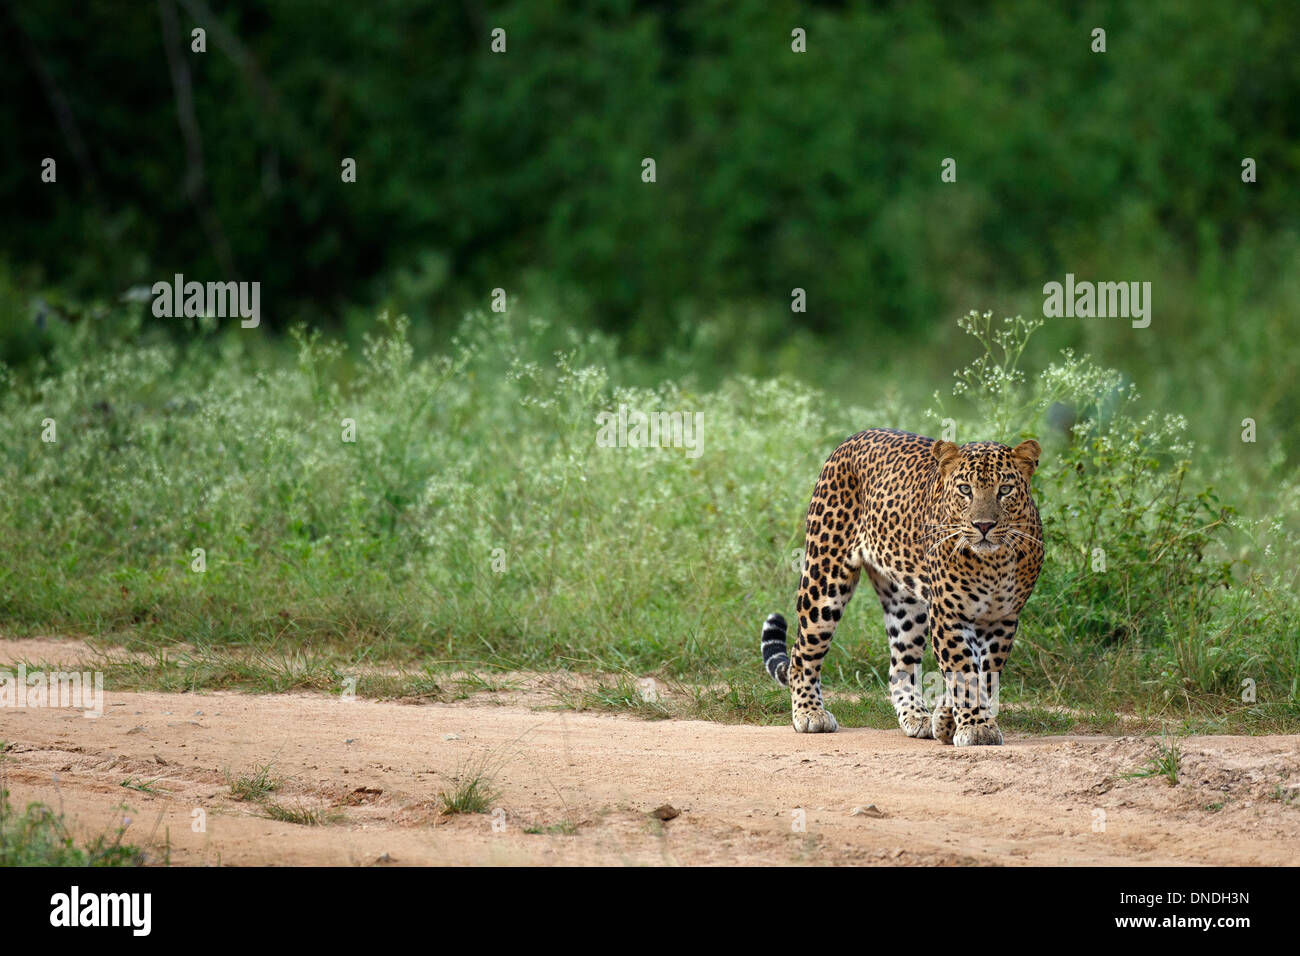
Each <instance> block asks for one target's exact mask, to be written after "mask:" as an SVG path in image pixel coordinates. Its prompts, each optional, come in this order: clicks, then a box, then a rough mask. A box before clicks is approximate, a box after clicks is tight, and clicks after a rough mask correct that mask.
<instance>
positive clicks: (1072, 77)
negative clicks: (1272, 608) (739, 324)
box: [0, 0, 1300, 345]
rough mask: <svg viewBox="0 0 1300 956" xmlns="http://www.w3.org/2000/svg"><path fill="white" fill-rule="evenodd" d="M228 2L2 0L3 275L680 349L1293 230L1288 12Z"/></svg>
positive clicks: (1298, 72) (1291, 17)
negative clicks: (590, 326) (504, 322)
mask: <svg viewBox="0 0 1300 956" xmlns="http://www.w3.org/2000/svg"><path fill="white" fill-rule="evenodd" d="M162 8H167V9H174V10H175V12H176V21H177V22H176V32H177V34H178V36H179V43H180V45H181V48H180V50H179V52H178V53H176V51H175V50H173V53H176V56H177V58H178V59H179V61H180V63H181V65H182V67H183V68H184V69H185V70H187V71H188V82H187V86H188V87H189V88H190V89H191V90H192V99H193V116H194V119H195V124H196V127H197V131H198V139H197V153H198V157H200V158H201V166H200V165H196V163H197V160H196V158H195V156H194V152H195V145H194V144H191V142H190V141H189V139H188V138H187V137H186V136H185V135H183V134H182V132H181V129H182V127H181V125H180V124H179V123H178V115H179V112H178V111H179V110H181V107H180V106H179V105H178V104H179V100H178V95H177V86H176V84H177V80H175V79H174V78H173V73H174V72H175V67H174V66H173V63H172V58H171V57H170V56H169V52H168V48H167V44H166V43H165V42H164V36H165V31H164V29H163V23H162V19H161V18H160V13H159V11H160V9H162ZM211 10H216V11H217V14H216V16H215V19H214V18H213V14H212V13H211V12H210V7H209V5H208V4H207V3H205V2H200V0H175V2H174V3H173V2H172V0H168V2H167V3H165V4H163V5H161V7H160V5H157V4H152V3H147V4H122V3H117V2H107V0H92V2H85V0H78V2H69V0H50V2H44V3H40V4H17V3H9V4H5V5H4V8H3V14H4V15H3V16H0V31H3V33H4V35H5V46H6V48H7V49H9V50H11V51H13V55H10V56H6V57H5V58H3V59H0V86H3V88H4V89H5V90H6V94H5V106H4V108H3V110H0V140H3V141H4V142H5V143H6V144H8V146H9V151H8V156H9V159H7V160H6V162H5V163H4V164H3V165H0V202H2V203H3V205H4V208H5V210H6V215H5V219H6V222H5V229H4V230H3V231H2V232H0V253H3V256H7V257H8V258H9V259H10V260H11V264H12V265H13V266H14V268H15V269H16V270H17V271H18V273H19V274H20V277H21V279H22V282H23V284H24V285H33V286H37V287H40V286H43V285H46V286H56V287H58V288H59V289H61V290H64V291H66V292H73V293H75V294H77V295H79V296H81V297H83V298H84V297H99V298H102V299H105V300H107V299H111V298H114V297H116V296H117V295H118V294H119V293H120V292H121V291H122V290H124V289H126V288H127V287H129V286H132V285H135V284H139V283H151V282H153V281H156V280H157V279H159V278H161V277H169V276H170V275H171V274H172V273H174V272H178V271H179V272H183V273H186V274H189V275H194V276H199V277H202V278H205V279H209V278H244V279H250V280H258V281H261V282H262V283H263V285H264V287H265V289H264V302H266V303H268V307H267V312H268V321H269V322H271V323H273V324H275V325H277V326H280V327H287V325H289V324H290V323H291V321H293V320H295V319H297V318H307V319H308V320H309V321H311V322H313V323H314V322H319V321H321V320H322V319H323V318H324V317H326V316H329V315H334V316H335V317H337V316H339V315H340V314H343V313H345V312H346V311H347V308H348V305H349V304H350V303H358V304H360V305H362V306H366V307H367V308H366V309H365V310H364V313H363V314H364V315H365V316H367V321H368V317H369V316H371V315H373V314H374V309H373V308H368V307H370V306H375V305H380V306H386V307H391V308H392V309H393V310H394V311H404V312H407V313H409V314H411V315H412V317H413V318H414V319H415V320H416V322H417V324H419V323H421V322H433V323H435V324H439V325H440V326H441V328H442V329H443V330H444V331H446V332H450V331H451V326H448V325H447V324H446V323H447V321H448V320H447V318H446V317H447V316H450V315H455V314H456V309H457V308H460V307H463V306H464V305H466V304H468V303H473V304H475V305H478V306H481V305H482V304H484V303H485V302H486V299H487V295H488V293H489V290H491V289H492V288H495V287H503V288H506V289H508V290H509V291H511V292H512V293H515V292H518V291H520V290H533V291H537V290H538V289H544V290H546V291H547V292H548V293H554V294H555V295H558V296H562V297H565V299H566V306H567V307H568V308H569V312H570V315H573V314H574V312H575V310H577V311H585V312H586V313H587V314H588V315H589V316H590V317H593V318H594V319H595V320H597V321H598V322H600V323H601V324H603V325H604V326H605V327H606V328H615V329H619V330H622V331H624V332H626V333H628V335H627V337H628V339H629V340H630V341H632V342H634V343H642V344H651V345H654V344H662V341H663V337H664V335H665V334H666V332H667V331H668V330H670V329H671V328H674V327H675V322H676V319H677V318H678V317H679V316H682V315H686V316H691V315H699V314H707V313H708V312H709V311H710V310H712V309H715V308H717V307H718V306H720V305H722V304H727V305H729V306H732V305H735V304H736V303H738V302H742V303H751V304H753V305H754V306H755V307H756V308H758V309H760V310H763V309H767V310H776V311H778V312H781V313H783V314H784V315H785V316H786V318H787V319H789V318H790V314H789V302H790V294H791V289H792V288H794V287H801V288H804V289H806V290H808V296H809V308H808V312H807V313H806V314H803V315H798V316H795V317H794V319H795V321H796V323H798V324H802V325H805V326H807V327H810V328H813V329H820V330H825V329H831V328H839V329H846V328H851V329H854V330H860V329H864V328H866V329H871V328H873V327H875V328H880V327H882V326H891V327H899V328H905V327H913V328H914V327H917V326H927V325H930V324H932V323H935V322H937V321H939V320H940V317H941V316H944V315H951V314H954V313H956V312H958V311H959V310H960V308H962V307H964V306H965V304H966V303H969V302H970V301H971V300H972V299H973V298H979V299H981V300H982V299H983V294H984V293H985V292H987V291H988V290H989V289H1017V288H1021V287H1029V288H1037V287H1039V286H1041V285H1042V283H1043V282H1044V281H1045V280H1046V279H1047V278H1053V277H1054V278H1059V275H1060V274H1061V273H1063V272H1064V271H1066V270H1067V269H1071V268H1073V269H1075V270H1076V271H1081V270H1082V269H1084V268H1091V267H1095V268H1097V269H1100V270H1107V271H1108V272H1109V273H1124V274H1123V275H1118V274H1117V275H1114V277H1115V278H1132V277H1134V276H1130V275H1128V273H1130V272H1132V271H1133V267H1134V265H1135V257H1148V258H1149V257H1150V256H1151V255H1153V254H1156V253H1168V254H1170V255H1173V256H1174V257H1175V258H1177V259H1179V260H1180V261H1183V262H1185V263H1187V264H1188V265H1189V268H1193V269H1194V268H1195V267H1196V266H1195V264H1196V263H1198V262H1200V261H1201V260H1202V258H1203V257H1204V256H1205V255H1207V254H1210V253H1211V250H1212V249H1213V248H1215V247H1217V246H1218V245H1219V244H1220V243H1224V244H1230V243H1233V242H1235V241H1236V240H1237V239H1239V238H1241V237H1243V236H1249V235H1252V234H1260V235H1264V236H1269V235H1272V234H1273V233H1274V232H1275V231H1276V230H1278V229H1279V228H1282V227H1285V226H1287V225H1289V224H1293V215H1294V210H1295V209H1296V208H1297V207H1296V202H1295V199H1296V196H1297V190H1296V183H1297V181H1300V154H1297V152H1296V150H1295V149H1294V143H1295V142H1296V141H1297V140H1298V139H1300V118H1298V117H1297V113H1296V110H1295V108H1294V105H1295V103H1296V101H1297V100H1298V99H1300V59H1298V58H1297V57H1296V56H1295V55H1294V54H1295V50H1294V38H1295V36H1296V35H1297V33H1298V32H1300V7H1297V6H1296V5H1295V4H1293V3H1289V2H1286V0H1266V2H1262V3H1252V4H1249V5H1245V6H1240V5H1233V4H1222V3H1209V2H1206V3H1190V4H1189V3H1186V2H1184V0H1151V2H1145V3H1141V4H1126V3H1105V2H1098V3H1064V4H1061V3H1052V4H1044V3H1040V2H1035V0H1011V2H1006V3H999V4H974V5H971V4H964V5H963V4H957V5H953V4H951V3H940V2H911V0H909V2H905V3H881V4H871V5H865V4H863V5H857V4H848V5H845V4H840V3H810V4H795V3H790V2H772V0H731V2H727V3H717V2H706V3H693V4H686V5H682V6H681V7H680V8H679V7H677V6H676V5H670V4H662V3H648V2H640V3H637V2H631V0H603V2H584V3H577V4H549V3H534V2H524V0H519V2H505V3H496V4H490V5H479V4H469V3H466V4H460V3H444V2H433V0H400V2H399V0H377V2H374V3H371V4H367V5H366V6H365V7H364V9H363V8H358V7H355V6H353V5H345V4H318V3H304V2H301V0H269V2H258V3H252V2H247V0H236V2H229V3H222V4H220V5H216V4H213V5H211ZM195 26H205V27H206V28H207V29H208V38H207V44H208V51H207V52H206V53H203V54H195V53H191V52H190V51H189V39H190V30H191V29H192V28H193V27H195ZM495 27H501V28H503V29H505V30H506V36H507V50H506V52H505V53H502V54H494V53H492V52H491V50H490V47H489V44H490V33H491V30H492V29H493V28H495ZM796 27H799V28H802V29H804V30H806V32H807V52H806V53H802V54H797V53H794V52H792V50H791V30H792V29H794V28H796ZM1095 27H1103V28H1105V29H1106V31H1107V51H1106V52H1105V53H1104V54H1098V53H1094V52H1092V50H1091V44H1092V39H1091V35H1090V34H1091V31H1092V30H1093V29H1094V28H1095ZM43 77H44V79H42V78H43ZM56 104H62V105H63V108H62V109H60V108H58V106H57V105H56ZM46 156H50V157H55V158H56V159H57V160H58V162H59V166H58V169H59V180H58V183H57V185H42V184H41V183H40V182H39V178H38V177H39V171H40V162H41V160H42V158H43V157H46ZM1247 156H1249V157H1253V158H1254V159H1255V160H1256V161H1257V162H1258V164H1259V176H1258V182H1256V183H1254V184H1252V185H1249V186H1246V185H1244V184H1243V183H1242V181H1241V178H1240V173H1241V162H1242V159H1243V158H1244V157H1247ZM343 157H354V158H355V159H356V160H357V164H358V181H357V182H356V183H355V184H344V183H342V182H341V181H340V162H341V160H342V159H343ZM645 157H652V158H654V159H655V160H656V163H657V182H655V183H654V184H646V183H643V182H642V181H641V162H642V159H643V158H645ZM945 157H952V158H954V159H956V160H957V182H956V183H943V182H941V181H940V163H941V161H942V160H943V159H944V158H945ZM200 168H201V173H202V175H201V177H199V178H198V179H197V181H196V180H194V177H195V176H196V175H197V174H198V172H199V169H200ZM191 187H192V188H191ZM1161 291H1162V295H1165V299H1164V301H1166V302H1167V301H1169V300H1168V297H1167V292H1166V290H1165V289H1162V290H1161ZM972 292H974V293H975V294H974V295H972ZM448 306H454V307H455V308H448ZM669 320H672V321H669ZM452 325H454V323H452Z"/></svg>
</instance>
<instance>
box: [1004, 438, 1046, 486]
mask: <svg viewBox="0 0 1300 956" xmlns="http://www.w3.org/2000/svg"><path fill="white" fill-rule="evenodd" d="M1042 452H1043V449H1042V447H1040V446H1039V444H1038V442H1036V441H1034V440H1033V439H1032V438H1031V439H1029V440H1028V441H1022V442H1021V443H1020V444H1019V445H1017V446H1016V447H1015V448H1013V449H1011V457H1012V458H1014V459H1015V461H1016V464H1017V465H1018V466H1019V467H1020V470H1021V471H1023V472H1024V473H1025V477H1026V478H1028V477H1029V476H1030V475H1032V474H1033V473H1034V471H1035V469H1037V468H1038V456H1039V455H1040V454H1042Z"/></svg>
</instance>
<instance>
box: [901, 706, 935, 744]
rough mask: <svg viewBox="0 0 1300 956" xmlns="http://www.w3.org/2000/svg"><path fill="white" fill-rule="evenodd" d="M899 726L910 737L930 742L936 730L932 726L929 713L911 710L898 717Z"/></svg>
mask: <svg viewBox="0 0 1300 956" xmlns="http://www.w3.org/2000/svg"><path fill="white" fill-rule="evenodd" d="M898 726H900V727H902V728H903V733H905V734H907V736H909V737H919V738H921V739H923V740H929V739H930V738H931V737H933V736H934V729H933V727H932V725H931V717H930V713H929V712H928V711H924V710H909V711H906V712H904V713H901V714H899V715H898Z"/></svg>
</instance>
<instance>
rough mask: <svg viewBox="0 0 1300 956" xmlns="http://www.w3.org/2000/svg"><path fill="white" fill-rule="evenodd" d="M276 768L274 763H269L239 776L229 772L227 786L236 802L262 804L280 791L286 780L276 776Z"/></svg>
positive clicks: (227, 772) (259, 765)
mask: <svg viewBox="0 0 1300 956" xmlns="http://www.w3.org/2000/svg"><path fill="white" fill-rule="evenodd" d="M274 766H275V763H274V761H267V762H266V763H264V764H258V765H256V766H254V767H253V769H252V770H250V771H248V772H247V773H242V774H239V775H238V776H235V775H232V774H231V772H230V771H229V770H227V771H226V786H228V787H229V788H230V795H231V797H233V798H234V799H236V800H248V801H251V802H260V801H262V800H265V799H266V797H267V796H268V795H270V794H272V793H274V792H275V791H277V790H279V789H280V787H281V786H283V784H284V780H283V778H281V777H279V776H277V775H276V774H275V772H274V769H273V768H274Z"/></svg>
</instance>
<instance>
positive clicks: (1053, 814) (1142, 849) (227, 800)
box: [0, 641, 1300, 866]
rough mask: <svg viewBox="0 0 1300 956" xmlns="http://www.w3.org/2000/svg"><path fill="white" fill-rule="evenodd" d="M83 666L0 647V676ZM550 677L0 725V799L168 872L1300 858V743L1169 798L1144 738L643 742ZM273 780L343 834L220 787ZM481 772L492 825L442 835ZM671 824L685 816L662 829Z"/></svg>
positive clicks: (119, 699)
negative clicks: (412, 698)
mask: <svg viewBox="0 0 1300 956" xmlns="http://www.w3.org/2000/svg"><path fill="white" fill-rule="evenodd" d="M60 649H61V650H62V651H63V652H64V653H61V654H60V653H57V652H58V651H59V650H60ZM68 650H69V646H68V645H66V644H63V645H59V646H57V647H55V648H54V650H53V651H51V650H50V649H49V648H40V647H38V645H37V644H34V643H33V642H31V641H16V642H5V641H0V665H3V664H4V663H5V662H8V661H14V660H19V659H27V660H34V659H44V660H56V659H63V660H65V661H66V660H67V659H68V656H69V655H68V654H67V652H68ZM41 651H45V652H46V653H41ZM545 680H546V678H545V677H539V678H538V680H537V681H535V682H533V683H532V684H531V685H526V686H524V687H523V688H522V689H521V690H519V691H518V692H514V693H510V694H491V693H485V694H478V695H475V696H474V697H472V698H470V699H468V700H464V701H460V702H456V703H449V704H423V705H412V704H404V703H401V702H389V701H367V700H356V701H344V700H340V699H338V698H335V697H329V696H324V695H275V696H254V695H245V694H225V693H218V694H161V693H111V692H110V693H109V694H108V695H107V701H106V703H107V706H105V708H104V714H103V716H102V717H98V718H88V717H86V716H84V715H83V714H82V713H81V712H79V711H76V710H69V709H48V708H47V709H4V710H0V739H3V740H5V741H9V742H10V743H11V748H10V750H9V752H8V753H7V755H6V757H5V759H4V762H3V773H4V778H5V784H4V785H5V786H6V787H7V788H8V789H9V790H10V791H11V795H12V797H11V799H12V802H13V803H14V804H15V805H18V806H22V805H23V804H25V803H27V802H29V801H35V800H39V801H43V802H45V803H48V804H50V805H52V806H54V807H56V808H61V809H62V810H63V811H64V813H65V814H66V815H67V817H68V818H69V819H71V820H73V821H74V822H75V826H76V829H77V830H78V831H79V832H81V833H83V834H90V833H102V832H104V831H106V830H110V829H112V828H114V827H115V826H117V825H118V824H119V823H120V821H121V820H122V818H123V816H128V817H130V819H131V821H132V822H131V824H130V827H129V830H128V839H129V840H130V841H131V842H134V843H135V844H137V845H141V846H147V847H150V848H151V850H152V852H151V858H152V859H154V860H155V861H158V862H161V861H162V859H163V856H164V849H163V848H164V846H169V848H170V849H169V856H170V861H171V863H172V864H174V865H175V864H180V865H204V864H244V865H284V864H333V865H368V864H375V863H378V864H380V865H406V864H507V865H509V864H606V865H623V864H811V865H827V864H884V865H908V864H958V865H961V864H1000V865H1016V864H1048V865H1052V864H1064V865H1076V866H1077V865H1108V864H1229V865H1232V864H1296V863H1298V862H1300V737H1193V738H1186V739H1184V740H1183V741H1182V742H1181V746H1182V749H1183V760H1182V771H1181V774H1180V783H1179V785H1178V786H1176V787H1171V786H1169V785H1168V784H1167V783H1166V782H1165V781H1164V780H1163V779H1161V778H1146V779H1126V778H1122V777H1121V776H1120V775H1122V774H1124V773H1127V772H1130V771H1133V770H1136V769H1138V768H1140V767H1141V766H1142V765H1143V764H1144V763H1146V762H1147V761H1148V760H1150V758H1151V757H1152V756H1153V755H1154V753H1155V750H1156V746H1155V741H1154V740H1153V739H1152V738H1149V737H1120V738H1116V737H1100V736H1088V737H1019V736H1012V737H1010V739H1008V741H1007V745H1006V746H1004V747H998V748H983V747H982V748H971V749H963V750H956V749H954V748H952V747H943V746H940V745H938V744H936V743H934V742H933V741H928V740H909V739H907V738H905V737H904V736H903V735H902V734H901V733H900V732H898V731H881V730H869V729H853V728H843V729H841V730H840V732H839V733H836V734H833V735H803V734H796V733H794V731H793V730H792V729H790V728H789V727H755V726H737V725H723V724H712V723H706V722H701V721H645V720H641V719H637V718H631V717H623V716H613V715H606V714H593V713H578V712H573V711H569V710H562V709H556V708H555V706H554V705H555V699H554V696H553V695H547V694H544V693H539V692H538V687H539V686H541V685H542V684H544V682H545ZM268 761H274V772H275V774H276V775H277V776H280V777H282V778H284V783H283V785H282V787H281V789H280V790H279V791H278V792H277V793H275V794H273V795H272V799H273V800H274V801H276V802H277V803H279V804H281V805H284V806H288V807H293V808H308V809H313V810H317V811H319V813H320V814H321V817H322V818H323V819H324V820H325V821H326V822H324V823H323V824H322V825H318V826H303V825H298V824H293V823H284V822H278V821H275V820H272V819H268V818H267V817H266V811H265V809H264V808H262V807H261V806H259V805H258V804H256V803H249V802H241V801H238V800H235V799H233V798H232V797H231V794H230V788H229V786H228V785H227V782H226V781H227V771H229V772H230V773H232V774H234V775H235V776H238V775H241V774H243V773H246V772H248V771H250V770H252V769H253V768H254V767H256V766H258V765H261V764H265V763H267V762H268ZM480 767H486V769H487V771H488V773H489V775H490V776H491V778H492V779H493V781H494V782H495V784H496V785H497V787H499V788H500V796H499V797H498V798H497V799H496V800H494V801H493V806H494V807H496V808H499V809H498V812H497V813H496V814H469V815H454V816H444V815H442V814H440V813H439V800H438V797H439V793H440V792H442V791H447V790H452V789H454V788H455V786H456V782H457V780H458V779H463V778H464V777H465V776H466V775H467V774H468V775H469V776H473V775H474V772H475V771H476V770H478V769H479V768H480ZM126 781H130V782H132V783H137V784H143V785H144V786H146V787H148V788H149V790H150V791H151V792H141V791H140V790H135V789H129V788H127V787H124V786H123V783H124V782H126ZM664 805H669V806H671V807H672V808H673V809H674V810H676V811H677V812H678V815H677V816H675V817H674V818H672V819H669V820H667V821H661V820H660V819H657V818H656V817H655V816H654V814H653V812H654V811H655V810H656V809H657V808H660V807H663V806H664ZM200 824H201V826H200ZM529 831H540V832H529Z"/></svg>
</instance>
